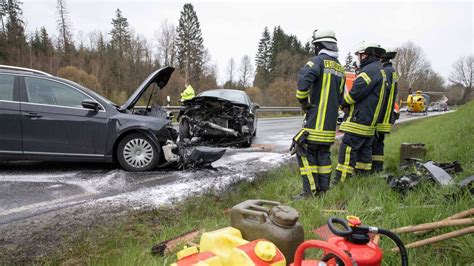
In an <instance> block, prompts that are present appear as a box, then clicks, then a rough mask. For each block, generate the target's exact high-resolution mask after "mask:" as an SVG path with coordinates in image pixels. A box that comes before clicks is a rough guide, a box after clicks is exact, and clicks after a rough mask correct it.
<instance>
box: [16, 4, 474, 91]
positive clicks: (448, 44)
mask: <svg viewBox="0 0 474 266" xmlns="http://www.w3.org/2000/svg"><path fill="white" fill-rule="evenodd" d="M23 2H24V4H23V10H24V14H23V15H24V18H25V21H26V23H27V31H28V32H32V31H34V30H35V29H36V28H39V27H41V26H45V27H46V28H47V30H48V31H49V32H50V34H51V35H54V36H56V35H57V34H56V32H57V29H56V17H57V15H56V0H23ZM66 2H67V6H68V9H69V12H70V17H71V21H72V26H73V30H74V31H73V33H74V36H75V37H76V38H78V36H79V34H78V33H79V31H82V32H83V33H88V32H90V31H93V30H102V31H103V32H105V33H108V32H109V31H110V28H111V24H110V22H111V19H112V18H113V17H114V16H115V10H116V9H117V8H120V10H122V13H123V15H124V16H125V17H126V18H127V19H128V21H129V24H130V27H131V28H132V29H133V30H135V31H136V32H137V33H139V34H141V35H143V36H144V37H146V38H147V39H149V40H153V34H154V32H155V31H156V30H157V29H158V28H159V27H160V25H161V23H162V22H163V21H164V20H168V22H169V23H172V24H175V25H177V24H178V19H179V15H180V11H181V10H182V8H183V4H184V3H186V2H191V3H192V4H193V5H194V7H195V10H196V12H197V15H198V18H199V21H200V23H201V30H202V34H203V37H204V45H205V46H206V48H208V49H209V52H210V54H211V57H212V61H213V62H214V64H216V65H217V67H218V77H219V82H220V83H223V81H224V80H225V79H226V76H227V75H226V66H227V64H228V62H229V59H230V58H231V57H233V58H234V59H235V61H236V62H237V64H239V63H240V59H241V57H242V56H243V55H245V54H247V55H249V56H251V57H252V59H254V57H255V53H256V50H257V44H258V40H259V38H260V37H261V34H262V31H263V28H264V27H265V26H268V27H269V28H270V29H272V28H273V27H275V26H277V25H280V26H281V27H282V28H283V30H285V32H287V33H291V34H294V35H296V36H297V37H298V38H299V39H300V40H301V41H303V42H306V41H308V40H310V38H311V34H312V32H313V30H314V29H317V28H319V29H322V28H331V29H333V30H335V32H336V36H337V38H338V41H339V49H340V54H341V55H340V58H339V59H340V61H344V59H345V57H346V54H347V53H348V52H349V51H351V52H353V51H354V49H355V48H356V47H358V45H359V44H360V42H361V41H364V40H366V41H371V42H378V43H380V44H382V45H383V46H385V47H397V46H399V45H401V44H402V43H404V42H406V41H409V40H411V41H413V42H415V43H416V44H417V45H419V46H421V47H422V48H423V50H424V52H425V54H426V56H427V58H428V60H429V61H430V62H431V64H432V67H433V69H434V70H435V71H436V72H439V73H440V74H441V75H442V76H444V77H445V78H448V77H449V74H450V72H451V66H452V64H453V62H454V61H455V60H456V59H457V58H459V57H460V56H466V55H470V54H473V53H474V52H473V45H474V30H473V24H474V19H473V13H474V12H473V11H474V6H473V1H457V2H456V1H444V2H443V1H436V2H429V1H422V2H421V1H398V2H394V1H380V0H379V1H372V2H370V1H369V2H360V1H350V2H347V1H334V0H333V1H329V0H328V1H314V0H313V1H294V0H293V1H290V0H288V1H275V0H274V1H256V0H254V1H248V0H243V1H242V0H241V1H157V0H156V1H151V0H148V1H130V0H129V1H125V0H115V1H113V0H102V1H101V0H95V1H91V0H66ZM295 75H296V73H295Z"/></svg>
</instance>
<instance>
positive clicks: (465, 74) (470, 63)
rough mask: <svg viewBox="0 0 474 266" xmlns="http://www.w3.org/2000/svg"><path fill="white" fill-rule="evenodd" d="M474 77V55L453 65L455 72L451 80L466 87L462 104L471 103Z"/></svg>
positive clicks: (462, 58)
mask: <svg viewBox="0 0 474 266" xmlns="http://www.w3.org/2000/svg"><path fill="white" fill-rule="evenodd" d="M473 76H474V55H470V56H467V57H465V56H463V57H461V58H459V59H458V60H457V61H456V62H455V63H454V65H453V72H452V73H451V77H450V78H449V80H450V81H451V82H452V83H454V84H456V85H460V86H463V87H464V94H463V97H462V101H461V102H462V103H466V102H468V101H469V99H470V97H471V91H472V79H473Z"/></svg>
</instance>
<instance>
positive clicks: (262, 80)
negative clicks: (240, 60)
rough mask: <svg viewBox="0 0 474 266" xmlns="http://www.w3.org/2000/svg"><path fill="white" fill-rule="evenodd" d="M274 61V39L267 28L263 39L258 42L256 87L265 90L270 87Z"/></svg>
mask: <svg viewBox="0 0 474 266" xmlns="http://www.w3.org/2000/svg"><path fill="white" fill-rule="evenodd" d="M271 60H272V38H271V36H270V32H269V31H268V28H267V27H265V29H264V30H263V33H262V37H261V38H260V40H259V42H258V49H257V55H256V56H255V66H256V73H255V80H254V85H255V86H257V87H260V88H262V89H265V88H267V87H268V84H269V81H270V71H271Z"/></svg>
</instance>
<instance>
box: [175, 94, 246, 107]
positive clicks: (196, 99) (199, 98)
mask: <svg viewBox="0 0 474 266" xmlns="http://www.w3.org/2000/svg"><path fill="white" fill-rule="evenodd" d="M206 102H215V103H221V104H229V105H237V106H241V107H246V108H248V107H249V106H248V105H247V104H244V103H239V102H234V101H229V100H227V99H224V98H220V97H214V96H197V97H194V98H193V99H191V100H188V101H186V102H184V104H185V105H196V104H205V103H206Z"/></svg>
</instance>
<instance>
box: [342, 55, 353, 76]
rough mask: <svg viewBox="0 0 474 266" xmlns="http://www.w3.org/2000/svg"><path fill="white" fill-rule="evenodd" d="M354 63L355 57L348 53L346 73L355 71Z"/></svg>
mask: <svg viewBox="0 0 474 266" xmlns="http://www.w3.org/2000/svg"><path fill="white" fill-rule="evenodd" d="M353 62H354V57H353V56H352V54H351V52H350V51H349V53H347V56H346V63H345V64H344V69H345V70H346V71H352V70H353V66H352V64H353Z"/></svg>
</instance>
